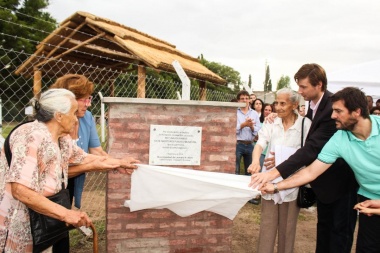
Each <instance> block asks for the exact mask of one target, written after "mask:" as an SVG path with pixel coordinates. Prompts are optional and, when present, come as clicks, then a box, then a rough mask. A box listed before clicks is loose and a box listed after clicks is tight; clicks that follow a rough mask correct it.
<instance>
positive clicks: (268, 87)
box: [264, 65, 272, 91]
mask: <svg viewBox="0 0 380 253" xmlns="http://www.w3.org/2000/svg"><path fill="white" fill-rule="evenodd" d="M264 91H272V80H271V79H270V69H269V65H267V68H266V71H265V81H264Z"/></svg>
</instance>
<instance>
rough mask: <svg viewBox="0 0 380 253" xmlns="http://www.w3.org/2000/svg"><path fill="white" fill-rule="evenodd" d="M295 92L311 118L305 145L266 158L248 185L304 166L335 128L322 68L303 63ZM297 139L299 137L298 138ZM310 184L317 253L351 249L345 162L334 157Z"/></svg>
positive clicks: (352, 198) (350, 181) (350, 186)
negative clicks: (277, 160)
mask: <svg viewBox="0 0 380 253" xmlns="http://www.w3.org/2000/svg"><path fill="white" fill-rule="evenodd" d="M294 80H295V81H296V83H297V85H298V93H299V94H300V95H301V96H302V97H303V98H304V99H305V101H309V108H308V110H307V114H306V117H307V118H309V119H311V120H312V123H311V127H310V130H309V133H308V134H307V137H306V141H305V145H304V146H303V147H302V148H300V149H298V150H297V151H296V152H295V153H294V154H293V155H292V156H290V157H289V158H288V159H287V160H286V161H284V162H282V163H281V164H279V165H277V166H276V167H275V168H273V169H272V170H269V169H270V168H271V167H274V164H273V161H270V160H269V159H271V158H267V159H266V160H265V163H264V165H265V166H266V168H267V169H268V170H269V171H267V172H263V173H255V174H252V178H251V185H252V186H253V187H255V186H257V185H258V184H264V183H266V182H270V181H271V180H273V179H275V178H277V177H278V176H282V178H288V177H290V176H291V175H293V174H294V173H295V172H296V171H298V170H299V169H301V168H303V167H304V166H308V165H310V164H311V163H312V162H313V161H314V160H315V159H316V158H317V157H318V154H319V153H320V152H321V150H322V148H323V146H324V145H325V144H326V143H327V141H328V140H329V139H330V138H331V136H333V135H334V133H335V132H336V131H337V129H336V127H335V122H334V120H333V119H332V118H331V113H332V103H331V101H330V99H329V97H330V96H331V95H332V93H331V92H329V91H328V90H327V77H326V72H325V70H324V69H323V68H322V67H321V66H319V65H318V64H315V63H310V64H309V63H308V64H304V65H303V66H302V67H301V68H300V69H299V70H298V71H297V73H296V74H295V75H294ZM299 141H300V140H299ZM310 185H311V187H312V189H313V191H314V193H315V195H316V196H317V214H318V223H317V242H316V250H315V252H316V253H350V252H351V247H352V241H353V237H354V231H355V225H356V219H357V212H356V211H355V210H354V209H353V207H354V206H355V204H356V203H357V196H356V191H357V183H356V182H355V178H354V175H353V173H352V170H351V169H350V167H349V166H348V164H347V163H346V162H345V161H344V160H343V159H337V160H336V162H334V164H333V165H332V166H331V168H330V169H329V170H328V171H326V172H325V173H323V174H321V175H320V176H318V177H317V178H315V180H313V181H312V182H310Z"/></svg>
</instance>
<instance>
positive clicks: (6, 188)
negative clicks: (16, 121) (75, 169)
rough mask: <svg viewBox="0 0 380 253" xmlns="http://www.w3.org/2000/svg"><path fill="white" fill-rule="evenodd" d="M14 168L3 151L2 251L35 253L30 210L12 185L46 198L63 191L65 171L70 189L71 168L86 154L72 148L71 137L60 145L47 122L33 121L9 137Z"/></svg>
mask: <svg viewBox="0 0 380 253" xmlns="http://www.w3.org/2000/svg"><path fill="white" fill-rule="evenodd" d="M9 144H10V149H11V151H12V162H11V166H10V167H9V166H8V163H7V160H6V157H5V154H4V150H2V152H1V155H0V252H3V251H4V250H5V252H10V253H11V252H32V249H33V242H32V235H31V231H30V224H29V214H28V209H27V207H26V206H25V205H24V204H23V203H22V202H20V201H18V200H17V199H14V198H13V196H12V192H11V184H10V183H13V182H16V183H19V184H22V185H24V186H26V187H28V188H30V189H32V190H34V191H36V192H38V193H40V194H42V195H43V196H51V195H54V194H56V193H58V192H59V191H60V190H61V188H62V172H63V176H64V183H65V187H66V186H67V178H68V165H69V164H71V163H76V164H78V163H81V162H82V161H83V159H84V158H85V157H86V155H87V154H86V153H85V152H84V151H83V150H82V149H80V148H79V147H77V146H76V145H73V142H72V140H71V137H70V136H69V135H67V136H65V137H61V138H60V139H59V146H58V144H57V143H55V142H54V141H53V140H52V136H51V134H50V132H49V130H48V128H47V127H46V125H45V124H44V123H41V122H38V121H34V122H31V123H27V124H24V125H22V126H20V127H19V128H18V129H16V130H15V131H14V133H13V134H12V135H11V138H10V142H9Z"/></svg>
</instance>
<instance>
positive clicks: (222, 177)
mask: <svg viewBox="0 0 380 253" xmlns="http://www.w3.org/2000/svg"><path fill="white" fill-rule="evenodd" d="M250 180H251V177H249V176H244V175H235V174H227V173H220V172H208V171H199V170H191V169H180V168H172V167H163V166H151V165H143V164H138V169H137V170H135V171H134V172H133V174H132V186H131V199H130V200H126V201H125V203H124V206H126V207H129V208H130V210H131V211H132V212H133V211H138V210H142V209H162V208H167V209H169V210H171V211H173V212H174V213H176V214H178V215H179V216H182V217H185V216H189V215H192V214H195V213H198V212H201V211H210V212H214V213H217V214H220V215H223V216H225V217H227V218H229V219H231V220H232V219H234V218H235V216H236V215H237V213H238V212H239V210H240V208H242V207H243V206H244V205H245V204H246V203H247V201H248V200H250V199H252V198H255V197H256V196H258V195H259V194H260V191H258V190H255V189H252V188H250V187H248V184H249V182H250Z"/></svg>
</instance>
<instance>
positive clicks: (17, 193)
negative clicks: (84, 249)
mask: <svg viewBox="0 0 380 253" xmlns="http://www.w3.org/2000/svg"><path fill="white" fill-rule="evenodd" d="M11 191H12V196H13V197H14V198H15V199H17V200H19V201H21V202H22V203H24V204H25V205H26V206H28V207H29V208H31V209H33V210H34V211H36V212H38V213H41V214H44V215H46V216H49V217H52V218H55V219H58V220H61V221H64V222H66V223H68V224H71V225H73V226H75V227H80V226H86V227H89V226H90V225H91V224H92V221H91V220H90V218H89V217H88V216H87V214H86V213H85V212H81V211H74V210H69V209H66V208H65V207H63V206H61V205H59V204H57V203H54V202H52V201H50V200H49V199H47V198H46V197H44V196H42V195H40V194H38V193H37V192H35V191H33V190H32V189H30V188H28V187H26V186H24V185H22V184H19V183H15V182H13V183H11Z"/></svg>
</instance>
